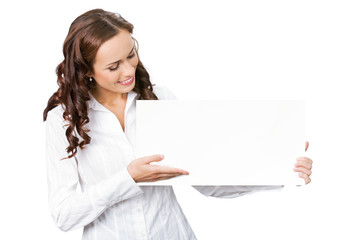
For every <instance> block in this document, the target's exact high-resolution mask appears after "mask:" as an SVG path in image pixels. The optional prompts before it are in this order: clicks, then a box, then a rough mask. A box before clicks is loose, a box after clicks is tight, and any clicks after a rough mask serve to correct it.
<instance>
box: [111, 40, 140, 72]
mask: <svg viewBox="0 0 360 240" xmlns="http://www.w3.org/2000/svg"><path fill="white" fill-rule="evenodd" d="M134 48H135V44H134V46H133V47H132V49H131V51H130V52H129V54H128V55H130V53H131V52H132V51H133V50H134ZM120 61H121V59H120V60H117V61H115V62H112V63H109V64H108V65H106V66H105V67H107V66H109V65H111V64H114V63H118V62H120Z"/></svg>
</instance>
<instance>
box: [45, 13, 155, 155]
mask: <svg viewBox="0 0 360 240" xmlns="http://www.w3.org/2000/svg"><path fill="white" fill-rule="evenodd" d="M133 28H134V26H133V25H132V24H131V23H129V22H128V21H126V20H125V19H124V18H123V17H122V16H121V15H120V14H118V13H112V12H108V11H104V10H102V9H94V10H90V11H88V12H85V13H84V14H82V15H80V16H79V17H77V18H76V19H75V20H74V21H73V22H72V24H71V25H70V29H69V32H68V35H67V37H66V38H65V41H64V45H63V54H64V60H63V61H62V62H61V63H60V64H59V65H58V66H57V68H56V75H57V84H58V86H59V88H58V90H57V91H56V92H55V93H54V94H53V95H52V96H51V97H50V99H49V101H48V103H47V106H46V108H45V110H44V112H43V121H46V118H47V114H48V112H49V111H50V110H51V109H53V108H55V107H56V106H58V105H60V104H62V105H63V106H64V113H63V118H64V120H65V121H67V123H68V124H67V126H68V127H67V129H66V131H65V135H66V138H67V140H68V142H69V146H68V147H67V148H66V151H67V153H68V156H67V157H66V158H71V157H73V156H75V155H76V153H77V150H78V147H79V148H80V149H83V148H84V146H85V145H86V144H89V143H90V140H91V137H90V136H89V135H88V134H87V133H88V132H89V131H90V130H89V129H86V128H85V127H84V126H85V125H86V124H87V123H89V121H90V120H89V117H88V109H87V104H86V102H87V101H88V100H90V91H91V89H93V88H94V87H95V85H96V83H95V81H89V77H88V76H87V75H88V74H89V73H93V72H94V70H93V63H94V60H95V56H96V53H97V51H98V49H99V48H100V46H101V45H102V44H103V43H104V42H105V41H107V40H109V39H110V38H112V37H113V36H115V35H117V34H118V33H119V31H120V30H121V29H126V30H128V31H129V32H130V34H132V33H133ZM132 39H133V40H134V41H135V42H136V46H137V47H136V49H135V51H136V54H137V55H138V42H137V40H136V39H135V38H133V37H132ZM138 56H139V55H138ZM135 79H136V81H135V87H134V88H133V91H134V92H136V93H138V94H140V97H139V100H158V98H157V96H156V95H155V93H154V92H153V87H152V84H151V82H150V76H149V74H148V72H147V71H146V69H145V67H144V65H143V64H142V63H141V61H140V59H139V62H138V65H137V67H136V70H135ZM75 131H76V132H77V133H78V135H79V136H80V137H81V138H82V140H81V141H80V140H79V138H78V137H77V136H76V134H75ZM66 158H63V159H66Z"/></svg>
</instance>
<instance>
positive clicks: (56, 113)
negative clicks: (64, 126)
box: [46, 104, 65, 122]
mask: <svg viewBox="0 0 360 240" xmlns="http://www.w3.org/2000/svg"><path fill="white" fill-rule="evenodd" d="M64 111H65V110H64V107H63V105H62V104H59V105H57V106H56V107H54V108H53V109H51V110H50V111H49V112H48V113H47V117H46V121H47V122H54V121H57V122H59V121H61V122H63V120H64V118H63V115H64Z"/></svg>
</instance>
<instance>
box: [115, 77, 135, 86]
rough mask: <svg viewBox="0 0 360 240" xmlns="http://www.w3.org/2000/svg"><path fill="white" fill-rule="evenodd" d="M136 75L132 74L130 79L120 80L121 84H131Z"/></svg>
mask: <svg viewBox="0 0 360 240" xmlns="http://www.w3.org/2000/svg"><path fill="white" fill-rule="evenodd" d="M134 78H135V77H134V76H132V77H131V78H129V79H128V80H125V81H122V82H120V81H118V83H120V84H121V85H129V84H131V83H132V82H133V81H134Z"/></svg>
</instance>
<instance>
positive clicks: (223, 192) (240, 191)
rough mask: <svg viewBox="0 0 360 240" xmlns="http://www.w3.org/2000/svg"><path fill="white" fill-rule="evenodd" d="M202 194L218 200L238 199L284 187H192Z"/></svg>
mask: <svg viewBox="0 0 360 240" xmlns="http://www.w3.org/2000/svg"><path fill="white" fill-rule="evenodd" d="M192 187H194V188H195V189H196V190H198V191H199V192H200V193H202V194H204V195H205V196H207V197H217V198H236V197H240V196H243V195H245V194H249V193H253V192H259V191H265V190H274V189H278V190H281V189H282V188H283V185H268V186H240V185H234V186H192Z"/></svg>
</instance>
